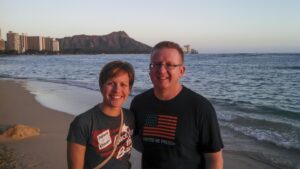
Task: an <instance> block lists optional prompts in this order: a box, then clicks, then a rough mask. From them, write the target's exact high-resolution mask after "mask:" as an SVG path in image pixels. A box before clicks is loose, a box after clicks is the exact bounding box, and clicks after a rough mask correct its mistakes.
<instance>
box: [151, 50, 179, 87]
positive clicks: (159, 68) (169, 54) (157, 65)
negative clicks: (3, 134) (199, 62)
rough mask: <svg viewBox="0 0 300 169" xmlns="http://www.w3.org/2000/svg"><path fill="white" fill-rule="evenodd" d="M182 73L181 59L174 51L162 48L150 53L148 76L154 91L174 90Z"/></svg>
mask: <svg viewBox="0 0 300 169" xmlns="http://www.w3.org/2000/svg"><path fill="white" fill-rule="evenodd" d="M184 71H185V67H184V65H183V61H182V58H181V56H180V54H179V52H178V51H177V50H176V49H173V48H162V49H159V50H156V51H154V52H153V53H152V55H151V63H150V73H149V74H150V78H151V81H152V83H153V85H154V88H155V89H158V90H175V89H176V87H178V86H179V85H180V82H179V80H180V78H181V77H182V76H183V75H184Z"/></svg>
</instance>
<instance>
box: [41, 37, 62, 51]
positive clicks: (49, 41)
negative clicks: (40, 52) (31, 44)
mask: <svg viewBox="0 0 300 169" xmlns="http://www.w3.org/2000/svg"><path fill="white" fill-rule="evenodd" d="M44 41H45V49H44V50H45V51H48V52H58V51H59V42H58V41H57V40H56V39H55V38H50V37H47V38H44Z"/></svg>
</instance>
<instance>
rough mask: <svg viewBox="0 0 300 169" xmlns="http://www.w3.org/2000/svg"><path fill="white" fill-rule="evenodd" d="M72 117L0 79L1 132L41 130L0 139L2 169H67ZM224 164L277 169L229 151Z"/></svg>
mask: <svg viewBox="0 0 300 169" xmlns="http://www.w3.org/2000/svg"><path fill="white" fill-rule="evenodd" d="M73 118H74V116H73V115H69V114H66V113H63V112H59V111H56V110H52V109H49V108H46V107H44V106H42V105H41V104H40V103H39V102H38V101H36V99H35V97H34V95H32V94H31V93H30V92H29V91H27V90H26V88H25V87H24V82H22V81H13V80H0V127H1V131H2V130H3V129H4V128H6V127H9V126H12V125H15V124H24V125H28V126H32V127H36V128H39V129H40V130H41V132H40V135H38V136H34V137H31V138H26V139H22V140H13V139H8V138H4V137H0V158H1V160H2V161H0V168H1V167H3V166H6V167H7V166H8V167H7V168H31V169H39V168H44V169H45V168H46V169H47V168H49V169H50V168H51V169H53V168H56V169H65V168H67V161H66V135H67V131H68V127H69V124H70V122H71V121H72V119H73ZM225 146H226V145H225ZM135 159H138V158H136V157H135V155H134V156H133V157H132V160H133V161H134V160H135ZM224 161H225V167H224V168H225V169H253V168H256V169H271V168H277V167H273V166H270V165H269V164H266V163H264V162H263V161H259V160H256V159H254V158H251V157H250V156H248V155H246V154H241V153H237V152H229V151H226V149H225V150H224ZM3 168H4V167H3ZM134 169H137V168H136V167H134Z"/></svg>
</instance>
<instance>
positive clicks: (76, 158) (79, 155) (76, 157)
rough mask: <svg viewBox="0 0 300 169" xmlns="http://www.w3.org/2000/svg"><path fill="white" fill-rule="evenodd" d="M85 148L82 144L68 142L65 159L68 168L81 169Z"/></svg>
mask: <svg viewBox="0 0 300 169" xmlns="http://www.w3.org/2000/svg"><path fill="white" fill-rule="evenodd" d="M85 150H86V147H85V146H84V145H81V144H77V143H70V142H68V145H67V159H68V168H69V169H83V167H84V156H85Z"/></svg>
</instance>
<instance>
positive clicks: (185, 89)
mask: <svg viewBox="0 0 300 169" xmlns="http://www.w3.org/2000/svg"><path fill="white" fill-rule="evenodd" d="M183 93H184V96H187V97H189V98H190V99H191V100H195V101H198V102H202V103H203V102H205V103H209V100H208V99H207V98H206V97H204V96H203V95H201V94H200V93H197V92H195V91H193V90H192V89H190V88H188V87H185V86H183Z"/></svg>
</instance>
